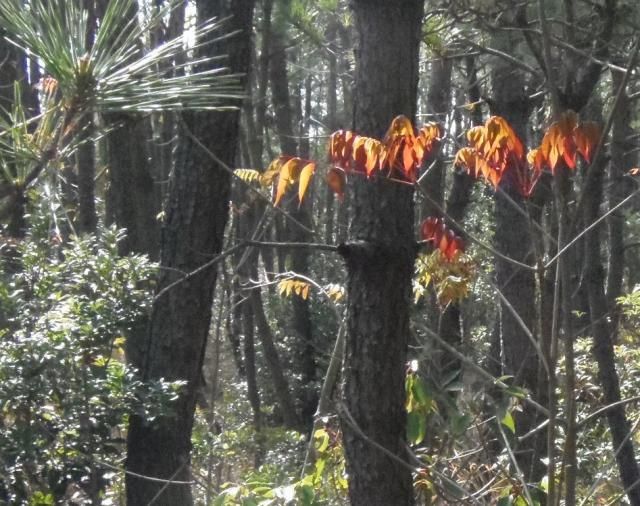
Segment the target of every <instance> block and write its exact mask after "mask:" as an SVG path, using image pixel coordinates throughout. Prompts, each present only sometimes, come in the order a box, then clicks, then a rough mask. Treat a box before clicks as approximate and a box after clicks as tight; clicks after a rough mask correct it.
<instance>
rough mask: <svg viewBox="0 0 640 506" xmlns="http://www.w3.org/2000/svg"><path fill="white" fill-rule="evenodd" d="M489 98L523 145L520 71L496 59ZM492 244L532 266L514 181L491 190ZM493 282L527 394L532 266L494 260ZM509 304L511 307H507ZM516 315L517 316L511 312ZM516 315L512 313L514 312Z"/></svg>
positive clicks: (524, 424)
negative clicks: (493, 242) (491, 93)
mask: <svg viewBox="0 0 640 506" xmlns="http://www.w3.org/2000/svg"><path fill="white" fill-rule="evenodd" d="M494 39H495V42H496V44H498V45H502V46H505V47H508V45H509V44H510V42H511V39H510V38H509V37H508V36H506V35H504V34H501V35H499V36H495V37H494ZM492 87H493V101H492V104H491V106H492V108H491V109H492V110H491V113H492V114H495V115H498V116H502V117H503V118H505V119H506V120H507V121H508V122H509V124H510V125H511V126H512V127H513V129H514V131H515V132H516V134H517V135H518V137H520V139H521V140H522V142H523V143H524V144H525V145H526V142H527V133H528V123H529V115H530V112H531V110H530V107H531V104H530V102H529V100H528V98H527V94H526V90H525V82H524V78H523V76H522V73H521V72H517V71H515V72H514V70H513V68H512V67H511V66H510V65H508V64H506V63H505V62H504V61H502V60H498V59H496V61H495V62H494V64H493V68H492ZM494 241H495V246H496V250H497V251H499V252H500V253H502V254H503V255H505V256H507V257H509V258H511V259H513V260H516V261H518V262H521V263H525V264H529V265H532V264H533V260H534V258H535V255H534V249H533V241H532V236H531V224H530V220H529V218H528V211H527V208H526V201H525V199H524V198H523V197H522V196H521V195H520V193H519V192H518V190H517V188H516V187H515V185H514V181H510V180H508V179H505V180H503V181H502V184H501V185H500V188H499V189H498V190H497V191H496V194H495V239H494ZM495 271H496V274H495V275H496V284H497V285H498V289H499V290H500V291H501V292H502V294H503V295H504V297H505V299H506V300H507V301H508V304H507V303H504V302H501V304H500V313H499V329H500V331H499V332H496V333H495V335H496V337H499V339H500V347H499V349H500V350H501V352H502V353H501V359H502V367H503V371H502V374H509V375H513V376H515V379H514V381H515V382H516V384H517V385H521V386H524V387H525V388H527V389H528V390H529V391H530V392H533V393H534V395H535V392H536V391H537V388H538V363H539V362H538V355H537V353H536V349H535V346H534V344H533V343H532V342H531V339H530V338H529V337H528V336H527V332H526V331H525V330H524V329H523V328H522V325H521V323H520V322H519V321H518V317H519V318H520V319H521V320H522V322H523V323H524V324H525V325H526V327H527V328H528V329H529V330H530V332H531V334H533V335H534V336H535V334H536V321H537V317H536V311H535V308H536V304H535V300H536V285H535V275H534V272H533V271H531V270H527V269H524V268H522V267H519V266H517V265H515V264H513V263H511V262H509V261H507V260H504V259H503V258H500V257H496V258H495ZM509 306H511V307H509ZM514 313H516V314H514ZM516 315H517V316H516ZM535 423H536V413H535V412H532V411H530V410H529V409H526V408H525V409H524V411H523V412H522V413H520V415H519V416H517V417H516V426H517V430H518V433H519V434H520V433H526V432H528V431H529V430H530V429H531V428H533V427H534V426H535ZM535 446H536V445H534V447H533V448H525V449H523V451H522V452H521V453H519V455H518V462H519V465H520V468H521V469H522V471H523V472H524V474H525V476H526V477H527V479H539V478H540V477H541V475H542V474H543V473H544V470H545V468H544V466H543V465H542V464H541V463H540V460H539V457H540V455H536V454H535V453H536V448H535Z"/></svg>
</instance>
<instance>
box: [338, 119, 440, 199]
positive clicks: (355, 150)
mask: <svg viewBox="0 0 640 506" xmlns="http://www.w3.org/2000/svg"><path fill="white" fill-rule="evenodd" d="M439 139H440V128H439V127H438V125H436V124H435V123H429V124H427V125H425V126H423V127H422V128H421V129H420V130H419V131H418V132H416V131H415V130H414V128H413V125H412V124H411V121H409V119H408V118H407V117H405V116H397V117H396V118H394V120H393V121H392V122H391V125H390V127H389V130H388V131H387V133H386V135H385V137H384V139H382V140H378V139H374V138H372V137H364V136H362V135H358V134H356V133H354V132H351V131H348V130H338V131H337V132H335V133H334V134H333V135H332V136H331V139H330V141H329V160H330V162H331V164H332V165H333V166H332V168H331V169H330V170H329V172H328V174H327V184H328V185H329V187H330V188H331V189H332V190H333V191H334V192H335V193H336V194H337V195H338V197H339V198H342V195H343V194H344V187H345V182H346V177H347V175H348V174H350V173H355V174H361V175H365V176H366V177H368V178H369V177H372V176H374V175H376V174H383V175H385V176H387V177H392V178H395V179H399V180H402V181H408V182H411V183H413V182H415V181H416V179H417V177H418V172H419V170H420V166H421V165H422V161H423V160H424V158H425V156H427V155H428V154H429V153H431V151H432V150H433V148H434V147H435V145H436V143H437V142H438V140H439Z"/></svg>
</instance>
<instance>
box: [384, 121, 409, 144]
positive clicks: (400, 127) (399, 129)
mask: <svg viewBox="0 0 640 506" xmlns="http://www.w3.org/2000/svg"><path fill="white" fill-rule="evenodd" d="M401 137H409V138H411V139H414V138H415V135H414V133H413V125H412V124H411V121H410V120H409V118H407V117H406V116H403V115H400V116H396V117H395V118H393V121H392V122H391V125H390V126H389V130H387V134H386V135H385V136H384V141H383V142H384V143H385V144H386V145H387V147H388V146H389V145H390V144H391V143H392V142H394V141H395V140H396V139H398V138H401Z"/></svg>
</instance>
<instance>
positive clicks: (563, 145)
mask: <svg viewBox="0 0 640 506" xmlns="http://www.w3.org/2000/svg"><path fill="white" fill-rule="evenodd" d="M599 139H600V128H599V127H598V125H597V124H596V123H593V122H590V121H588V122H584V123H580V122H579V120H578V115H577V114H576V113H574V112H573V111H568V112H566V113H564V114H563V115H562V117H561V118H560V120H559V121H557V122H555V123H553V124H552V125H551V126H550V127H549V129H548V130H547V132H546V133H545V135H544V138H543V139H542V143H541V144H540V147H539V148H537V149H533V150H531V151H530V152H529V155H528V159H529V162H530V163H531V165H532V166H533V167H534V168H535V169H536V170H539V171H541V170H543V169H544V168H548V169H550V170H551V172H555V170H556V168H558V167H561V166H565V167H568V168H569V169H575V168H576V164H577V160H578V154H579V155H580V156H581V157H582V158H583V159H584V160H586V161H587V162H591V155H592V154H593V149H594V147H595V146H596V145H597V144H598V141H599Z"/></svg>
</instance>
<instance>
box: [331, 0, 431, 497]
mask: <svg viewBox="0 0 640 506" xmlns="http://www.w3.org/2000/svg"><path fill="white" fill-rule="evenodd" d="M352 8H353V11H354V20H355V26H356V31H357V34H358V37H359V44H358V48H359V49H358V52H357V53H356V86H355V111H354V123H355V124H354V129H355V130H356V131H357V132H359V133H361V134H363V135H368V136H374V137H377V138H382V137H383V136H384V134H385V131H386V129H387V128H388V125H389V124H390V123H391V120H392V119H393V118H394V117H395V116H396V115H398V114H404V115H406V116H408V117H409V118H414V116H415V107H416V97H417V83H418V44H419V40H420V27H421V24H422V23H421V21H422V13H423V2H422V1H421V0H406V1H404V2H388V1H387V0H354V1H353V2H352ZM354 179H355V181H354V182H353V183H352V184H351V185H350V188H349V191H350V192H351V193H352V196H353V200H352V202H353V211H354V213H353V219H352V222H351V230H350V234H349V242H348V243H346V244H343V245H342V246H341V247H340V252H341V254H342V256H343V257H344V259H345V262H346V265H347V272H348V280H347V294H348V303H347V343H346V358H345V367H344V378H345V384H344V409H343V413H342V416H341V418H342V429H343V433H344V446H345V454H346V459H347V471H348V473H349V498H350V500H351V504H353V505H355V506H361V505H366V506H376V505H380V506H383V505H384V506H388V505H389V504H393V505H397V506H400V505H412V504H414V497H413V487H412V476H411V465H410V464H408V463H404V464H403V463H402V462H404V461H407V452H406V450H405V443H404V441H405V424H406V413H405V407H404V373H405V362H406V359H407V343H408V340H409V307H410V292H411V276H412V274H413V263H414V256H415V239H414V235H413V213H414V209H413V207H414V206H413V188H412V187H411V186H408V185H404V184H398V183H394V182H392V181H389V180H388V179H387V178H385V177H379V178H373V179H371V180H365V179H363V178H354ZM378 445H379V446H381V447H383V448H384V449H385V450H386V451H387V452H389V453H390V454H391V455H394V456H395V457H396V458H397V459H398V460H396V459H394V458H391V457H390V456H389V455H388V454H386V453H385V452H383V451H381V449H380V448H379V447H378Z"/></svg>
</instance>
